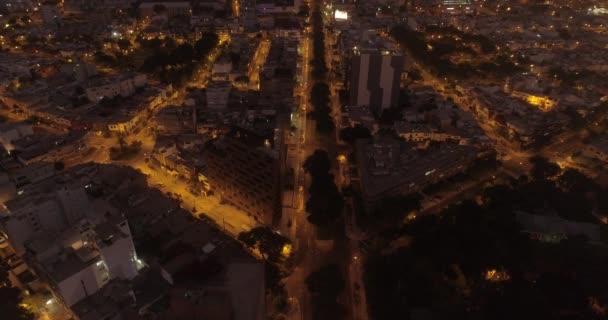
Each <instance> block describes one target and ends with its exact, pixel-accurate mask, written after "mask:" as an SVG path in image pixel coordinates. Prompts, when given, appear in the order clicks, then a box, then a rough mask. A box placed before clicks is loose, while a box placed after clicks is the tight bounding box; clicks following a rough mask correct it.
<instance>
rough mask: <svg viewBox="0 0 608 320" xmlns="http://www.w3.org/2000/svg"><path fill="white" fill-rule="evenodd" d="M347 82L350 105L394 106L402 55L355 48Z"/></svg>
mask: <svg viewBox="0 0 608 320" xmlns="http://www.w3.org/2000/svg"><path fill="white" fill-rule="evenodd" d="M352 50H353V54H352V56H351V62H350V72H349V74H350V76H349V77H348V79H347V82H348V89H349V103H350V105H351V106H368V107H370V108H371V109H372V110H374V111H376V112H379V111H381V110H384V109H387V108H390V107H392V106H395V105H397V103H398V102H399V101H398V100H399V86H400V80H401V73H402V72H403V64H404V58H403V55H401V54H400V53H398V52H397V51H395V50H391V49H389V48H382V47H381V46H376V45H373V46H368V47H364V48H360V47H358V46H354V47H353V48H352Z"/></svg>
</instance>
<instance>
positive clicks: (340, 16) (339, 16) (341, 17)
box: [334, 10, 348, 20]
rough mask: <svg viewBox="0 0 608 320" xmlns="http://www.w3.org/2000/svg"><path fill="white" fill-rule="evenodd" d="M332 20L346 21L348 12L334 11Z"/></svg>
mask: <svg viewBox="0 0 608 320" xmlns="http://www.w3.org/2000/svg"><path fill="white" fill-rule="evenodd" d="M334 19H336V20H348V12H346V11H341V10H336V11H335V12H334Z"/></svg>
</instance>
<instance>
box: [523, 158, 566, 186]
mask: <svg viewBox="0 0 608 320" xmlns="http://www.w3.org/2000/svg"><path fill="white" fill-rule="evenodd" d="M528 161H529V162H530V163H531V164H532V169H531V170H530V175H531V176H532V178H534V179H537V180H542V179H549V178H552V177H555V176H557V175H558V174H559V172H560V168H559V166H558V165H556V164H555V163H553V162H550V161H549V160H548V159H547V158H544V157H541V156H533V157H531V158H530V159H529V160H528Z"/></svg>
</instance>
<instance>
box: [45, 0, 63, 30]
mask: <svg viewBox="0 0 608 320" xmlns="http://www.w3.org/2000/svg"><path fill="white" fill-rule="evenodd" d="M41 11H42V20H43V21H44V23H46V24H48V25H58V24H59V22H60V21H61V11H60V9H59V6H58V5H57V4H56V3H54V2H52V1H49V2H45V3H43V4H42V8H41Z"/></svg>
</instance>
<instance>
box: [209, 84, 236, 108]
mask: <svg viewBox="0 0 608 320" xmlns="http://www.w3.org/2000/svg"><path fill="white" fill-rule="evenodd" d="M231 90H232V84H230V82H228V81H221V82H220V81H218V82H211V83H209V85H208V86H207V88H206V89H205V94H206V96H207V108H209V109H213V110H221V109H226V107H227V105H228V97H229V96H230V91H231Z"/></svg>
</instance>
